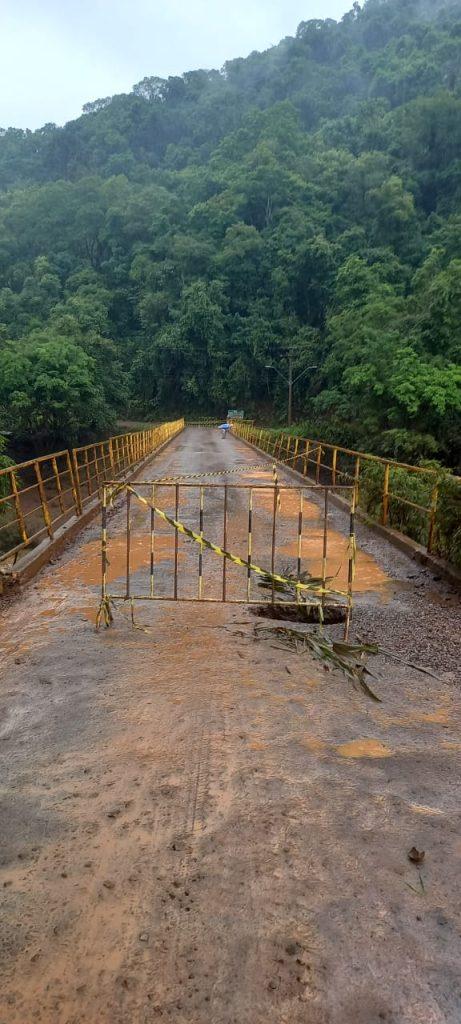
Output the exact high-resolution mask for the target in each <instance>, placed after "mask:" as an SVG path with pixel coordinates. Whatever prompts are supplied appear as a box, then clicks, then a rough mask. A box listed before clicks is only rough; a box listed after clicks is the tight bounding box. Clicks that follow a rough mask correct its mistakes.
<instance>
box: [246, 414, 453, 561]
mask: <svg viewBox="0 0 461 1024" xmlns="http://www.w3.org/2000/svg"><path fill="white" fill-rule="evenodd" d="M233 431H234V434H236V435H237V436H238V437H241V438H242V439H243V440H244V441H247V442H248V443H250V444H252V445H254V446H255V447H256V448H258V449H260V450H261V451H264V452H267V454H269V455H270V456H271V457H272V458H275V459H278V460H279V461H280V462H284V463H285V464H287V465H290V466H291V467H292V468H293V469H296V470H298V471H299V472H301V473H302V474H303V476H305V477H310V478H312V479H314V480H315V482H316V483H325V484H329V485H330V486H333V487H334V486H335V485H336V484H342V483H345V482H349V483H352V484H354V486H355V489H356V497H357V505H358V507H360V506H361V504H362V505H363V507H365V508H366V511H368V512H369V511H370V507H372V510H373V511H372V515H374V517H375V518H378V519H379V521H380V522H381V523H382V525H383V526H396V527H397V528H398V529H400V530H401V532H403V533H408V535H409V536H413V535H414V531H413V532H412V531H411V530H410V529H406V527H405V517H407V518H409V516H410V515H414V516H415V517H416V518H420V519H421V520H422V530H421V535H422V536H423V538H424V542H425V545H426V548H427V551H428V552H432V551H433V550H434V548H435V534H436V527H437V505H438V497H439V474H438V472H437V470H435V469H430V468H425V467H423V466H411V465H409V464H407V463H405V462H396V461H393V460H392V459H386V458H383V457H381V456H378V455H370V454H367V453H366V452H359V451H354V450H353V449H351V448H343V447H341V446H340V445H334V444H327V443H326V442H324V441H318V440H313V439H312V438H307V437H296V436H295V435H293V434H288V433H285V432H284V431H281V432H280V433H278V432H277V431H273V430H267V429H258V428H257V427H254V426H250V425H247V424H241V423H239V422H237V421H236V422H235V423H234V424H233ZM372 467H375V468H376V471H374V470H373V469H372ZM455 479H456V478H453V480H455ZM416 481H418V485H417V486H416ZM414 491H416V492H417V494H416V496H419V493H420V494H421V500H420V501H416V500H412V498H413V497H414V496H415V495H414V493H413V492H414ZM361 498H363V501H362V502H361Z"/></svg>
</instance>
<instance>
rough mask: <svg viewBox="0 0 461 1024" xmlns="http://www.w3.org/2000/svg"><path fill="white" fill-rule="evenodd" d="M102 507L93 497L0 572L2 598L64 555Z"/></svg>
mask: <svg viewBox="0 0 461 1024" xmlns="http://www.w3.org/2000/svg"><path fill="white" fill-rule="evenodd" d="M180 433H182V431H181V430H180V431H178V433H177V434H173V435H172V437H169V438H168V439H167V440H166V441H164V442H163V444H161V445H160V447H159V448H157V450H156V451H155V452H152V454H151V455H148V456H147V457H146V458H145V459H141V461H140V462H137V463H136V464H135V465H134V466H133V467H132V468H131V469H130V471H129V472H128V473H124V474H123V475H122V476H120V477H119V478H118V479H119V482H120V483H124V482H128V481H130V480H133V478H134V477H135V476H136V475H137V474H138V473H139V470H140V469H142V468H143V466H147V465H148V463H149V462H151V461H152V459H155V458H156V456H157V455H159V454H160V452H161V451H163V449H164V448H166V446H167V445H168V444H170V443H171V441H174V439H175V438H176V437H178V436H179V434H180ZM100 508H101V501H100V499H99V498H94V499H93V501H91V502H90V503H89V504H88V505H86V507H85V511H84V512H83V514H82V515H81V516H76V515H73V516H71V517H70V519H68V520H67V522H66V523H64V524H63V526H60V527H59V528H58V529H57V530H56V533H55V535H54V537H53V539H52V540H50V539H49V538H46V539H45V540H42V541H41V543H40V544H37V547H35V548H32V549H31V550H29V551H26V552H25V554H24V555H23V557H22V558H21V559H20V561H18V562H17V564H16V566H15V568H14V569H12V570H11V571H10V572H3V573H0V598H8V597H10V596H13V594H14V593H15V592H16V591H17V589H18V588H20V587H21V586H22V585H23V584H24V583H28V582H29V580H31V579H33V577H34V576H36V575H37V573H38V572H40V569H43V566H45V565H47V564H48V563H49V562H50V561H51V559H52V558H55V557H56V556H57V555H60V554H62V552H63V551H64V550H65V548H66V547H67V545H68V544H70V543H71V542H72V541H73V540H74V539H75V537H76V536H77V535H78V534H79V533H80V532H81V531H82V530H84V529H85V527H87V526H89V524H90V523H91V521H92V519H94V518H95V516H96V515H97V514H98V512H99V510H100Z"/></svg>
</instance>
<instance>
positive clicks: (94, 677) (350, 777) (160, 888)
mask: <svg viewBox="0 0 461 1024" xmlns="http://www.w3.org/2000/svg"><path fill="white" fill-rule="evenodd" d="M262 461H263V459H262V457H261V456H259V455H256V456H255V453H254V452H253V451H252V450H250V449H249V448H247V447H246V446H244V445H243V443H241V442H238V441H236V440H235V439H233V438H228V439H226V440H225V441H223V440H222V439H221V437H220V435H219V434H218V432H217V431H216V432H213V431H207V430H192V429H189V430H188V431H186V432H185V433H184V434H182V435H180V436H179V437H178V438H177V439H176V440H175V441H174V442H173V443H172V444H171V445H170V446H169V447H168V448H166V449H165V450H164V451H163V453H162V454H161V455H160V456H159V458H158V459H156V460H154V461H153V464H152V467H151V470H150V472H151V473H152V474H155V475H160V474H162V475H165V474H168V475H174V474H178V473H184V472H202V471H203V472H209V471H210V470H212V469H222V468H225V467H227V468H230V467H232V466H237V465H239V464H241V465H242V467H243V468H244V466H245V464H246V465H247V466H248V465H252V464H254V463H255V462H257V463H259V462H262ZM282 475H283V474H282ZM142 476H143V478H146V477H147V476H148V471H147V470H146V469H144V470H143V471H142ZM230 479H232V478H230ZM243 479H245V482H249V481H250V482H251V481H254V482H255V483H261V481H264V480H265V479H267V480H270V466H268V471H267V476H266V474H265V473H263V474H262V475H261V471H255V475H253V474H252V471H247V472H246V473H245V476H244V478H243V477H242V480H243ZM309 500H310V499H309ZM195 511H196V510H194V509H191V507H190V506H189V507H188V508H186V509H185V510H184V514H185V515H187V514H189V513H190V514H191V516H192V513H194V514H195ZM286 513H287V518H288V519H289V517H290V509H289V507H288V506H286ZM143 515H144V514H143ZM135 516H138V512H136V513H135ZM124 523H125V516H124V511H123V509H122V510H120V511H116V512H115V513H114V514H113V516H112V518H111V536H113V538H114V541H113V549H112V556H111V568H110V574H111V586H113V587H114V588H115V587H116V586H117V585H118V583H119V582H120V579H119V578H121V577H122V575H123V572H124V538H123V530H124ZM213 523H215V520H213V519H212V518H211V519H210V520H209V525H210V528H214V526H213ZM306 523H307V525H306V528H308V529H309V530H310V536H311V538H312V537H314V538H315V509H313V510H312V514H311V516H310V520H309V517H307V520H306ZM288 525H289V524H288ZM288 525H287V531H288ZM331 526H332V529H333V531H334V534H332V537H333V540H332V558H334V557H335V555H336V553H337V552H339V550H341V551H343V550H344V533H345V527H346V523H345V519H344V517H343V515H342V513H340V512H337V511H334V510H332V513H331ZM134 534H135V537H134V553H133V558H134V574H135V577H136V578H137V574H138V573H142V572H143V571H144V567H145V564H146V557H145V549H144V548H143V540H142V538H143V537H144V536H145V529H144V525H143V518H142V515H141V514H140V513H139V519H138V521H137V525H136V524H135V530H134ZM335 536H336V541H335V539H334V537H335ZM360 541H361V554H360V555H359V561H358V591H359V593H358V598H357V610H356V618H355V629H356V630H357V631H358V632H360V633H362V634H363V633H367V634H368V635H369V636H372V637H374V638H375V639H382V640H383V641H384V642H385V643H386V645H387V646H388V647H391V646H392V647H393V648H394V649H397V650H399V651H400V652H401V653H402V654H407V655H408V656H409V657H410V658H411V659H412V660H414V659H417V660H418V661H419V662H423V663H426V664H431V665H433V666H436V667H438V670H439V673H440V677H441V680H440V682H436V681H435V680H433V679H431V678H429V677H427V676H423V675H421V674H417V673H416V672H414V671H413V670H411V669H406V668H403V667H402V666H399V665H397V664H395V663H391V662H387V663H382V664H380V665H379V670H380V672H381V673H382V678H381V680H380V681H379V682H376V683H375V688H376V689H377V690H378V692H379V693H380V695H381V697H382V699H383V703H382V704H380V705H375V704H372V703H371V702H369V701H367V699H366V698H365V697H364V696H363V695H362V694H359V693H358V692H356V691H355V690H354V689H353V688H352V685H351V684H350V683H349V682H347V681H346V680H345V679H343V678H342V677H341V676H337V675H336V674H326V673H325V672H324V671H323V670H322V669H321V668H320V667H319V666H318V665H316V664H315V663H313V662H312V661H311V660H310V659H309V658H307V657H305V656H302V657H301V656H298V655H295V654H291V653H288V652H286V651H283V650H280V649H278V648H276V647H273V646H271V645H269V644H267V643H256V642H255V641H254V639H253V625H254V622H255V621H256V620H255V619H254V617H253V616H252V615H251V614H250V611H249V610H248V608H246V607H245V606H240V605H220V604H216V605H211V604H207V605H202V606H199V605H197V604H195V603H190V604H183V603H179V604H173V603H170V602H158V603H156V604H154V605H147V604H146V605H143V606H142V607H141V608H140V610H139V612H138V610H137V614H138V617H139V621H140V623H141V624H143V625H146V626H147V627H148V631H147V632H145V631H142V630H133V629H132V628H131V624H130V622H129V616H128V615H127V614H126V613H124V611H123V610H120V611H119V612H118V613H117V614H116V621H115V624H114V627H113V629H111V630H108V631H102V632H101V633H99V634H96V633H95V631H94V627H93V621H94V614H95V608H96V605H97V600H98V585H99V539H98V527H97V525H95V526H94V527H92V528H91V529H89V530H88V531H86V533H85V534H84V535H83V536H82V538H81V541H80V543H78V544H76V545H75V546H73V547H72V548H71V549H69V551H68V552H67V553H66V554H65V555H64V556H63V557H62V559H61V560H60V561H59V562H57V563H56V564H55V565H53V566H50V567H49V568H48V569H46V570H45V571H44V572H42V573H41V575H40V576H39V577H38V578H37V580H36V582H35V583H34V585H32V586H31V587H29V588H28V590H27V591H26V592H25V593H24V594H23V596H22V597H21V598H20V600H18V601H16V602H15V603H14V604H13V605H11V606H10V607H9V608H6V609H5V610H4V612H3V614H2V621H1V625H2V640H1V648H2V668H1V682H0V769H1V780H2V789H1V796H0V892H1V895H2V914H1V922H0V974H1V977H2V985H1V989H0V1024H35V1022H37V1021H38V1022H41V1024H96V1022H97V1024H147V1022H149V1024H150V1022H154V1024H156V1022H157V1021H163V1020H165V1021H172V1022H174V1024H307V1022H309V1024H379V1022H381V1021H386V1022H387V1024H459V1020H460V1019H461V993H460V986H459V963H460V958H461V939H460V935H461V912H460V906H461V901H460V892H459V889H460V881H459V879H460V874H461V873H460V867H461V840H460V831H459V825H460V821H459V817H460V816H459V798H458V791H459V772H460V767H461V742H460V733H459V726H460V721H461V706H460V698H459V689H458V688H457V680H456V677H455V667H456V643H457V631H458V630H459V621H460V619H459V604H458V603H457V600H456V598H455V596H454V595H453V594H449V593H447V592H446V591H445V590H443V588H442V585H441V584H440V583H437V582H434V581H432V580H431V579H430V577H428V576H427V574H424V573H423V572H421V571H419V570H418V569H416V568H415V566H414V565H413V563H411V562H409V561H407V560H406V558H405V557H404V556H403V555H399V554H396V553H395V552H392V551H391V550H390V549H388V548H387V546H386V544H385V543H384V542H383V541H378V540H377V539H376V538H373V537H372V536H371V535H369V534H367V532H366V531H364V530H362V531H361V536H360ZM164 544H165V550H164V551H163V552H162V541H161V540H160V541H159V549H158V551H159V555H160V557H159V571H160V573H161V574H163V577H164V578H165V579H166V580H167V581H168V579H169V576H168V574H169V565H170V559H171V548H168V545H167V541H166V540H165V542H164ZM335 545H336V546H335ZM280 549H281V550H280V552H279V557H280V558H281V559H282V561H284V562H285V563H287V562H289V561H290V558H292V554H293V551H292V547H291V540H290V538H289V537H288V532H287V534H286V536H285V535H284V534H282V535H281V537H280ZM191 557H192V556H191V555H190V553H189V552H188V550H187V549H185V550H184V552H183V555H182V561H180V566H181V568H182V570H183V571H185V569H186V568H187V566H188V565H189V562H190V559H191ZM194 557H195V556H194ZM209 557H210V558H211V557H212V556H209ZM306 557H308V556H306ZM311 557H312V564H313V563H314V562H315V554H314V553H312V554H311ZM213 564H214V563H213ZM209 565H210V572H212V571H214V570H211V563H209ZM207 585H208V584H207V583H206V582H205V586H207ZM194 586H195V581H194ZM412 846H415V847H417V848H418V849H419V850H424V851H425V858H424V862H423V864H422V867H421V869H420V874H419V870H418V868H417V867H415V866H414V865H413V864H411V863H410V861H409V860H408V858H407V854H408V851H409V850H410V848H411V847H412ZM420 875H421V878H422V882H421V881H420Z"/></svg>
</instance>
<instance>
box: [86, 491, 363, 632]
mask: <svg viewBox="0 0 461 1024" xmlns="http://www.w3.org/2000/svg"><path fill="white" fill-rule="evenodd" d="M125 488H126V491H127V492H129V493H131V494H133V495H134V497H135V498H136V499H137V500H138V501H139V502H140V503H141V504H142V505H146V506H147V508H151V509H153V511H154V512H155V514H156V515H157V516H159V518H160V519H163V521H164V522H165V523H168V524H169V526H172V527H173V528H174V529H175V530H177V531H178V533H182V534H183V535H184V536H185V537H189V538H190V540H193V541H194V543H195V544H199V545H200V547H201V548H208V550H209V551H213V552H214V554H216V555H219V557H220V558H227V559H228V561H230V562H232V563H233V564H234V565H239V566H241V568H242V569H247V570H248V571H251V572H254V573H255V574H256V575H257V576H264V577H265V578H266V579H269V580H273V581H274V583H282V584H284V585H285V586H289V587H292V588H293V589H294V590H297V591H307V592H310V593H311V594H313V595H316V596H318V597H324V596H325V595H326V594H334V595H336V596H339V597H347V596H348V595H347V593H346V592H345V591H342V590H333V589H332V588H330V587H327V586H325V585H320V586H319V584H318V581H316V582H315V583H309V582H302V581H301V580H293V579H287V578H286V577H285V576H280V575H279V574H278V573H271V572H270V571H269V570H268V569H262V568H261V566H259V565H255V564H254V563H253V562H251V561H249V560H247V559H245V558H240V556H239V555H233V554H232V553H231V552H230V551H226V550H225V549H224V548H222V547H220V546H219V545H218V544H213V542H212V541H211V540H207V539H206V538H205V537H203V535H201V534H199V533H195V532H194V530H191V529H190V528H189V527H188V526H185V525H184V523H180V522H179V521H178V520H177V519H174V518H173V516H169V515H168V514H167V513H166V512H164V510H163V509H162V508H159V507H158V506H157V505H154V503H153V502H152V501H149V499H148V498H145V497H143V495H141V494H138V492H137V491H136V490H135V488H134V487H132V486H131V485H125ZM110 614H111V612H110V598H109V597H107V596H106V597H105V598H103V600H102V601H101V605H100V610H99V613H98V619H99V621H101V618H102V617H104V619H105V622H106V625H109V624H110V621H108V618H109V616H110Z"/></svg>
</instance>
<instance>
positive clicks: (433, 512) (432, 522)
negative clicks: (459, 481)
mask: <svg viewBox="0 0 461 1024" xmlns="http://www.w3.org/2000/svg"><path fill="white" fill-rule="evenodd" d="M438 499H439V485H438V484H436V485H435V487H434V488H433V490H432V495H431V508H430V513H429V533H428V537H427V551H428V554H431V552H432V549H433V546H434V536H435V526H436V516H437V504H438Z"/></svg>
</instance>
